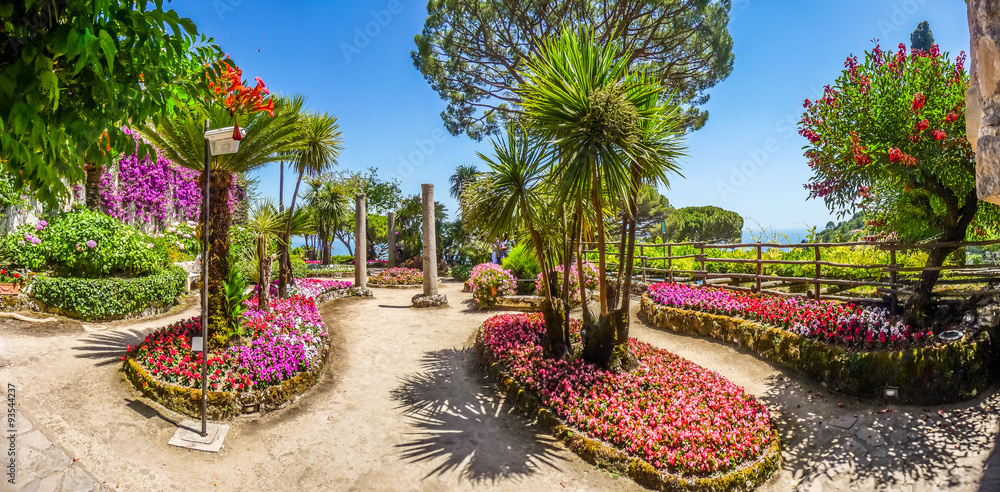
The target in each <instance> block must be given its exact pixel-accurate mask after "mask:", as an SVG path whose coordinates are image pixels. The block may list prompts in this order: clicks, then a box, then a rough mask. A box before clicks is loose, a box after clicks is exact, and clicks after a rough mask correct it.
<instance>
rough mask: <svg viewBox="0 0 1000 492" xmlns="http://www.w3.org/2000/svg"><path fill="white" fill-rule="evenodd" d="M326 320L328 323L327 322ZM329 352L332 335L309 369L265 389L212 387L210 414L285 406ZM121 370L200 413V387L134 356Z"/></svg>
mask: <svg viewBox="0 0 1000 492" xmlns="http://www.w3.org/2000/svg"><path fill="white" fill-rule="evenodd" d="M355 290H356V289H353V288H351V289H337V290H335V291H331V292H327V293H324V294H320V295H319V296H317V297H315V298H314V302H315V304H316V309H317V310H318V309H319V307H320V306H321V305H322V304H324V303H326V302H328V301H330V300H332V299H342V298H348V297H361V298H363V297H366V296H364V295H356V294H355V292H354V291H355ZM324 324H325V323H324ZM329 352H330V337H329V336H328V337H327V340H326V342H325V343H324V344H323V346H322V349H321V350H320V352H319V354H317V355H316V357H314V358H313V360H311V361H310V362H309V369H307V370H305V371H300V372H299V373H298V374H296V375H295V377H293V378H291V379H289V380H286V381H283V382H282V383H281V384H279V385H277V386H271V387H270V388H266V389H264V390H262V391H244V392H230V391H209V392H208V408H207V412H208V418H210V419H212V420H232V419H234V418H236V417H239V416H240V415H245V414H252V415H264V414H265V413H269V412H273V411H275V410H279V409H281V408H284V407H285V406H287V405H288V404H289V403H292V402H294V401H295V400H297V399H298V398H299V397H301V396H303V395H304V394H305V393H306V392H307V391H309V390H310V389H311V388H312V387H313V386H315V385H316V383H317V382H318V381H319V373H320V372H321V371H322V370H323V368H324V367H326V359H327V355H328V354H329ZM122 371H123V372H124V373H125V377H126V379H128V380H129V382H131V383H132V386H133V387H134V388H135V389H136V390H138V391H140V392H141V393H142V394H143V395H144V396H146V397H147V398H149V399H151V400H153V401H155V402H157V403H159V404H160V405H163V406H164V407H166V408H168V409H170V410H173V411H175V412H177V413H181V414H184V415H189V416H192V417H201V390H200V389H196V388H189V387H187V386H180V385H177V384H173V383H165V382H162V381H160V380H158V379H156V378H155V377H153V376H152V375H150V374H149V372H148V371H146V370H145V369H144V368H143V367H142V366H140V365H139V364H138V363H136V362H135V361H134V360H132V359H131V358H126V359H125V360H124V361H123V362H122Z"/></svg>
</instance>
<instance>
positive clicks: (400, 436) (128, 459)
mask: <svg viewBox="0 0 1000 492" xmlns="http://www.w3.org/2000/svg"><path fill="white" fill-rule="evenodd" d="M417 292H418V289H407V290H395V289H375V295H376V298H375V299H370V300H363V299H345V300H336V301H333V302H330V303H328V304H326V305H325V306H323V308H321V313H322V314H323V317H324V320H325V321H326V322H327V324H328V326H329V327H330V331H331V334H332V337H333V338H332V340H333V350H332V352H331V359H330V364H329V365H328V368H327V370H326V376H325V377H324V378H323V379H322V380H321V382H320V383H319V385H318V386H317V387H316V388H314V389H313V390H312V391H311V392H310V393H309V394H307V395H306V396H305V397H304V398H302V399H301V400H300V401H298V402H296V403H294V404H292V405H290V406H289V407H288V408H286V409H283V410H281V411H278V412H275V413H273V414H268V415H265V416H263V417H261V418H242V419H238V420H236V421H235V422H232V423H231V425H232V428H231V430H230V431H229V434H228V436H227V438H226V443H225V446H224V448H223V450H222V452H221V453H220V454H217V455H216V454H204V453H199V452H196V451H188V450H182V449H178V448H172V447H169V446H167V441H168V440H169V438H170V436H171V435H172V434H173V432H174V431H175V430H176V426H177V423H178V422H179V421H180V420H181V419H182V418H184V417H182V416H179V415H177V414H174V413H172V412H170V411H167V410H165V409H163V408H162V407H159V406H158V405H156V404H154V403H152V402H150V401H149V400H147V399H145V398H142V397H140V396H139V394H138V393H137V392H134V391H132V389H131V387H130V385H129V383H127V382H126V381H125V380H124V378H123V377H122V375H121V373H120V372H119V371H118V370H117V369H118V366H119V364H120V358H121V355H122V353H123V350H124V348H125V346H126V345H127V344H130V343H136V342H137V341H139V340H141V339H142V338H143V337H144V336H145V334H146V333H148V332H149V331H152V330H153V329H155V328H156V327H160V326H164V325H166V324H168V323H170V322H172V321H175V320H178V319H182V318H186V317H190V316H194V315H195V313H196V309H197V306H189V307H188V308H187V309H180V310H178V311H176V312H173V313H171V314H169V315H166V316H162V317H159V318H158V319H155V320H144V321H143V322H141V323H135V322H132V323H129V322H121V323H110V324H105V325H104V329H101V327H99V326H98V327H92V326H89V325H88V328H89V329H91V330H97V331H87V330H85V329H84V328H83V327H81V326H80V324H79V323H73V322H66V323H60V324H59V326H58V327H53V326H51V325H55V324H54V323H50V324H47V325H49V326H48V328H43V327H42V325H35V326H27V324H25V323H22V322H19V321H15V320H0V350H2V352H0V358H3V360H4V361H5V363H0V366H2V367H3V369H0V381H7V380H14V381H16V382H17V384H18V388H19V389H18V392H19V402H20V403H21V404H22V406H24V407H26V409H27V410H28V411H29V412H31V414H32V415H33V416H34V419H35V420H36V421H37V422H38V423H39V424H40V425H43V426H45V427H46V428H47V429H48V430H49V431H50V434H51V435H52V436H53V437H54V439H53V440H54V441H56V442H58V443H59V444H60V445H61V446H63V447H64V448H65V449H66V450H67V453H68V454H70V456H72V457H74V458H78V459H79V461H78V462H77V463H78V464H79V465H82V466H84V467H86V469H87V470H89V471H90V472H91V473H92V474H93V476H95V477H98V478H99V480H100V481H102V482H103V481H106V484H107V485H108V487H109V488H110V489H113V490H114V489H116V488H117V490H227V491H228V490H241V491H242V490H268V491H270V490H276V489H279V490H302V491H312V490H337V491H347V490H414V491H449V490H455V491H459V490H461V491H465V490H483V491H487V490H495V491H525V490H580V491H584V490H594V491H610V490H641V489H640V488H639V487H638V486H636V485H635V484H634V483H633V482H631V481H630V480H628V479H627V478H621V477H613V476H610V475H608V474H607V473H604V472H601V471H599V470H596V469H595V468H594V467H593V466H591V465H588V464H586V463H585V462H583V461H582V460H581V459H579V458H578V457H577V456H576V455H574V454H573V453H572V452H571V451H569V450H568V449H566V448H565V447H564V446H562V445H561V444H560V443H558V442H556V441H555V440H553V439H552V438H551V437H549V436H547V435H546V434H544V433H543V432H542V431H541V430H540V429H538V428H536V427H535V426H534V425H532V424H531V423H530V422H528V420H527V419H525V418H524V417H522V416H521V414H520V413H519V412H518V411H517V410H515V409H513V408H512V407H511V406H510V405H508V404H507V403H506V402H505V401H504V400H503V399H502V398H500V397H499V396H498V395H497V394H496V392H495V391H493V388H492V386H491V385H490V384H489V382H488V380H486V379H485V377H484V376H483V375H482V373H481V371H480V370H479V369H478V367H477V365H476V361H475V357H474V356H473V353H472V351H471V350H470V347H471V346H472V343H473V334H474V331H475V327H476V326H478V325H479V324H481V323H482V321H483V320H485V319H486V318H487V317H488V316H489V315H490V313H485V312H477V311H474V310H471V309H469V306H468V305H466V304H463V301H464V300H466V299H468V295H466V294H462V293H461V284H459V283H457V282H445V284H444V285H443V288H442V293H445V294H447V295H448V296H449V298H450V299H451V301H452V307H450V308H447V309H435V310H417V309H413V308H410V307H409V306H410V297H412V296H413V295H414V294H416V293H417ZM189 302H190V301H189ZM46 329H48V330H50V331H49V332H37V331H33V330H46ZM8 364H9V365H8ZM112 484H113V485H112ZM0 490H2V487H0ZM56 490H58V489H56Z"/></svg>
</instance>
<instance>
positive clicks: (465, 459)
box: [391, 348, 564, 483]
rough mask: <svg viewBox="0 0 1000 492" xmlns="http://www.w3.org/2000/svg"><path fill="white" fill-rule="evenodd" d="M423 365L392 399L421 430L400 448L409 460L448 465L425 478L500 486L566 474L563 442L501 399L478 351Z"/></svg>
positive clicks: (437, 354) (443, 353)
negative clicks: (547, 471) (544, 472)
mask: <svg viewBox="0 0 1000 492" xmlns="http://www.w3.org/2000/svg"><path fill="white" fill-rule="evenodd" d="M421 365H422V369H423V370H422V371H420V372H415V373H412V374H409V375H406V376H404V377H402V378H400V379H401V384H400V386H399V387H398V388H396V389H394V390H393V391H392V392H391V397H392V399H393V400H394V401H396V402H398V403H399V406H398V407H397V408H399V409H401V410H402V412H403V414H404V415H406V416H407V417H408V418H409V419H410V420H411V425H412V426H413V427H414V429H415V431H414V432H412V433H410V434H408V436H409V439H408V440H407V441H406V442H404V443H402V444H398V445H397V447H398V448H399V449H400V452H401V454H402V458H403V459H404V460H407V461H409V462H411V463H417V462H425V461H426V462H438V461H440V463H439V464H438V465H437V466H436V467H435V468H434V469H433V470H431V471H430V472H429V473H428V474H427V475H426V476H425V477H424V478H428V477H431V476H434V475H443V474H445V473H450V472H453V471H454V472H459V473H460V474H461V476H463V477H465V478H467V479H469V480H471V481H473V482H487V481H489V482H492V483H495V482H496V481H498V480H505V479H512V478H520V477H525V476H529V475H531V474H533V473H535V472H536V471H537V470H538V469H540V468H541V467H543V466H547V467H552V468H554V469H556V470H558V469H559V467H558V466H556V463H557V461H559V460H564V458H562V457H561V456H558V455H557V454H556V453H557V451H558V448H557V447H556V446H555V443H556V440H555V439H554V438H553V437H551V436H549V435H548V434H545V433H544V431H543V430H542V429H540V428H539V426H538V425H537V424H536V423H533V422H530V421H528V420H527V419H526V418H524V417H523V416H522V415H521V413H520V412H519V410H518V409H517V408H515V407H513V406H512V405H510V404H509V403H507V401H506V400H505V399H504V398H502V397H501V396H499V395H498V394H497V393H496V391H495V389H494V388H493V386H492V385H491V384H490V383H489V380H488V379H487V378H486V377H485V375H484V374H483V373H482V371H481V370H480V369H479V367H478V365H477V363H476V357H475V353H474V352H473V351H472V350H471V349H468V348H465V349H460V350H459V349H445V350H438V351H433V352H427V353H425V354H424V357H423V361H422V363H421Z"/></svg>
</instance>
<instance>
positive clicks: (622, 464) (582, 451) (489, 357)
mask: <svg viewBox="0 0 1000 492" xmlns="http://www.w3.org/2000/svg"><path fill="white" fill-rule="evenodd" d="M482 335H483V329H482V327H480V328H479V329H478V330H477V331H476V345H475V350H476V352H477V353H478V354H479V362H480V365H481V366H482V368H483V370H484V371H486V374H487V375H488V376H489V377H490V378H491V379H492V380H493V381H494V382H495V383H496V384H497V385H498V386H499V387H500V389H502V390H503V391H504V393H505V394H506V396H507V398H508V399H509V401H511V402H513V404H514V406H516V407H517V408H519V409H521V410H522V411H524V412H525V413H526V414H528V416H529V417H533V418H536V419H537V420H538V423H539V424H541V425H542V426H543V427H544V428H545V429H547V430H548V431H549V432H550V433H551V434H552V435H553V436H555V437H556V438H557V439H559V440H560V441H562V442H563V443H564V444H566V446H567V447H569V448H570V449H571V450H572V451H573V452H574V453H576V454H577V455H579V456H580V457H581V458H583V460H584V461H586V462H587V463H590V464H593V465H596V466H599V467H602V468H605V469H608V470H611V471H613V472H616V473H621V474H622V475H625V476H628V477H629V478H631V479H632V480H634V481H635V482H636V483H638V484H640V485H642V486H644V487H649V488H651V489H654V490H667V491H699V492H702V491H704V492H707V491H713V492H715V491H740V490H745V491H750V490H753V489H755V488H757V487H758V486H760V485H761V484H763V483H764V482H765V481H767V479H768V478H770V476H771V475H772V474H773V473H774V472H775V471H777V470H778V466H779V465H780V463H781V447H780V441H779V438H778V431H776V430H774V429H773V428H772V429H771V443H770V445H769V446H768V448H767V450H765V451H764V453H763V454H761V456H760V457H759V458H757V459H756V460H755V461H753V462H751V463H747V464H745V465H742V466H741V467H740V468H739V469H737V470H734V471H731V472H729V473H726V474H723V475H719V476H715V477H708V478H683V477H679V476H677V475H674V474H671V473H667V472H661V471H658V470H657V469H656V468H655V467H653V465H651V464H650V463H649V462H647V461H645V460H643V459H641V458H636V457H634V456H629V455H628V454H627V453H625V452H624V451H621V450H620V449H618V448H616V447H614V446H612V445H610V444H608V443H606V442H604V441H601V440H598V439H593V438H590V437H587V435H586V434H585V433H583V432H580V431H578V430H576V429H574V428H572V427H570V426H568V425H567V424H566V423H565V422H563V420H562V419H560V418H559V417H558V416H557V415H556V413H555V412H554V411H552V410H551V409H550V408H548V407H547V406H545V405H543V404H542V403H541V402H540V401H539V400H538V397H537V396H535V395H534V394H533V393H532V392H531V391H529V390H527V389H524V388H522V387H521V386H520V384H518V382H517V381H515V380H514V378H512V377H511V376H510V375H509V374H508V373H507V371H506V370H505V369H504V367H503V366H502V365H501V364H500V362H499V361H497V360H496V358H494V357H493V354H492V353H490V351H489V350H488V349H487V348H486V345H485V344H483V341H482Z"/></svg>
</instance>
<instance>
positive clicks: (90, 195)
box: [84, 163, 104, 212]
mask: <svg viewBox="0 0 1000 492" xmlns="http://www.w3.org/2000/svg"><path fill="white" fill-rule="evenodd" d="M84 170H85V171H86V173H87V182H86V189H85V190H84V193H85V204H86V206H87V210H90V211H92V212H100V211H101V177H103V176H104V166H103V165H101V164H93V163H91V164H86V165H85V166H84Z"/></svg>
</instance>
